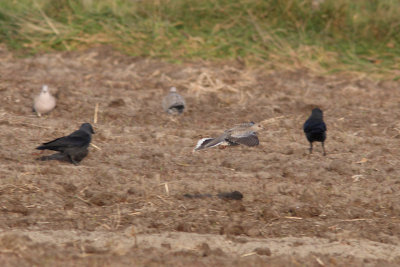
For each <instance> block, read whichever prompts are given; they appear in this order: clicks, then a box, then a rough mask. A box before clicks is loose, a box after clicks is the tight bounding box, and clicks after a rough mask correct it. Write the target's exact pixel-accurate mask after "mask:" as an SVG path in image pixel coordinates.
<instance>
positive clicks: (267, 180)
mask: <svg viewBox="0 0 400 267" xmlns="http://www.w3.org/2000/svg"><path fill="white" fill-rule="evenodd" d="M0 75H1V80H0V98H1V106H0V136H1V138H0V148H1V150H0V164H1V169H0V177H1V179H0V214H1V216H0V262H2V266H32V265H46V266H55V265H56V263H60V262H61V263H62V265H63V266H77V265H85V266H110V265H111V264H112V265H113V266H118V265H145V266H159V265H168V266H210V265H215V266H242V265H251V266H265V265H266V264H267V265H269V266H304V265H307V266H323V265H324V266H349V265H351V266H398V265H399V264H400V245H399V244H400V193H399V192H400V168H399V166H400V162H399V161H400V146H399V138H400V112H399V109H400V105H399V100H400V90H399V89H400V83H399V82H394V81H380V82H377V81H371V80H369V79H368V77H360V76H351V75H344V74H342V75H330V76H321V75H317V74H314V73H310V72H309V71H306V70H291V71H290V70H275V71H265V70H262V69H253V68H249V67H246V66H243V65H241V64H240V63H238V62H225V63H218V64H216V63H209V62H188V63H183V64H169V63H163V62H160V61H156V60H149V59H138V58H132V57H127V56H123V55H120V54H119V53H117V52H114V51H112V50H111V49H109V48H104V47H102V48H96V49H92V50H88V51H83V52H82V51H81V52H73V53H54V54H45V55H38V56H35V57H32V58H25V59H21V58H17V57H14V56H13V55H12V54H11V53H9V52H8V51H7V50H5V49H4V48H3V49H1V50H0ZM42 84H48V85H49V87H50V89H51V90H52V91H53V92H54V93H55V94H56V95H57V97H58V103H57V107H56V109H55V110H54V111H53V112H51V113H50V114H48V115H45V116H43V117H40V118H39V117H37V116H36V115H35V114H33V113H32V110H31V107H32V99H33V96H34V95H35V94H37V93H38V92H39V91H40V88H41V86H42ZM170 86H176V87H177V88H178V91H180V92H181V93H182V95H184V96H185V98H186V101H187V104H188V106H187V110H186V111H185V112H184V113H183V115H181V116H177V117H171V116H168V115H167V114H165V113H163V111H162V109H161V100H162V97H163V96H164V95H165V94H166V92H167V91H168V89H169V87H170ZM96 104H98V105H99V109H98V121H97V123H93V118H94V110H95V106H96ZM315 106H319V107H320V108H321V109H323V110H324V112H325V113H324V114H325V120H326V123H327V127H328V139H327V142H326V149H327V156H326V157H324V156H322V154H321V147H320V145H319V144H316V145H315V152H314V153H313V154H312V155H309V154H308V143H307V140H306V139H305V137H304V134H303V132H302V124H303V122H304V121H305V119H306V118H307V117H308V115H309V114H310V111H311V109H312V108H313V107H315ZM248 121H255V122H260V121H263V123H264V125H265V126H266V130H265V131H263V132H260V133H259V138H260V145H259V146H258V147H253V148H249V147H243V146H236V147H229V148H226V149H219V148H211V149H208V150H205V151H199V152H196V153H193V152H192V150H193V148H194V146H195V144H196V142H197V140H198V139H200V138H202V137H207V136H215V135H216V134H219V133H221V132H222V131H223V130H224V129H227V128H229V127H231V126H232V125H234V124H236V123H240V122H248ZM83 122H91V123H93V125H94V129H95V131H96V134H95V135H93V144H94V145H96V146H97V147H98V149H97V148H95V147H91V148H90V153H89V155H88V156H87V157H86V158H85V159H84V160H83V161H82V162H81V164H80V166H74V165H72V164H69V163H67V162H57V161H47V162H41V161H37V160H35V159H36V158H37V157H39V156H40V155H42V154H40V152H39V151H37V150H35V147H36V146H38V145H39V144H40V143H42V142H45V141H49V140H51V139H53V138H56V137H60V136H63V135H66V134H68V133H70V132H72V131H74V130H76V129H77V128H78V127H79V125H80V124H81V123H83ZM44 154H46V155H47V154H48V153H47V152H44ZM234 190H238V191H240V192H241V193H242V194H243V196H244V198H243V199H242V200H222V199H219V198H217V197H211V198H204V199H187V198H185V197H183V195H184V194H187V193H189V194H198V193H200V194H213V195H215V194H218V193H220V192H228V191H234ZM59 266H60V265H59Z"/></svg>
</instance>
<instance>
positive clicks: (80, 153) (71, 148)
mask: <svg viewBox="0 0 400 267" xmlns="http://www.w3.org/2000/svg"><path fill="white" fill-rule="evenodd" d="M92 134H94V131H93V128H92V125H90V123H84V124H82V125H81V127H80V128H79V130H77V131H75V132H73V133H71V134H70V135H68V136H63V137H60V138H57V139H54V140H53V141H50V142H47V143H43V145H41V146H38V147H37V148H36V149H38V150H45V149H49V150H54V151H59V152H60V153H56V154H53V155H50V156H44V157H41V158H39V159H40V160H53V159H55V160H70V161H71V163H73V164H74V165H78V164H79V162H80V161H81V160H82V159H83V158H84V157H86V155H87V154H88V147H89V145H90V141H91V140H92Z"/></svg>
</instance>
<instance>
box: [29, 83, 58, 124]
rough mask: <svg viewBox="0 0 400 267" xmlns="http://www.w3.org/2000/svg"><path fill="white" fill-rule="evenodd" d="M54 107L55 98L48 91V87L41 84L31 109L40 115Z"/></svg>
mask: <svg viewBox="0 0 400 267" xmlns="http://www.w3.org/2000/svg"><path fill="white" fill-rule="evenodd" d="M55 107H56V98H55V97H54V96H52V95H51V94H50V92H49V87H48V86H47V85H43V87H42V91H40V94H39V95H37V96H36V97H35V98H34V99H33V111H35V112H36V114H37V115H38V116H39V117H40V116H41V115H42V114H45V113H48V112H50V111H52V110H53V109H54V108H55Z"/></svg>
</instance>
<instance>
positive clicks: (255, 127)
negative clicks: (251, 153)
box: [251, 122, 264, 132]
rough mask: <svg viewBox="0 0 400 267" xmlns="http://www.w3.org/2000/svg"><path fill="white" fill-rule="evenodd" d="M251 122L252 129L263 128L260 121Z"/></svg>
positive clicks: (258, 129)
mask: <svg viewBox="0 0 400 267" xmlns="http://www.w3.org/2000/svg"><path fill="white" fill-rule="evenodd" d="M252 123H253V125H252V126H251V129H252V130H253V131H255V132H257V131H261V130H264V127H263V126H262V125H261V123H254V122H252Z"/></svg>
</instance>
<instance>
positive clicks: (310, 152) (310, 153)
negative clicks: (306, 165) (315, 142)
mask: <svg viewBox="0 0 400 267" xmlns="http://www.w3.org/2000/svg"><path fill="white" fill-rule="evenodd" d="M309 150H310V154H311V153H312V142H310V148H309Z"/></svg>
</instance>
